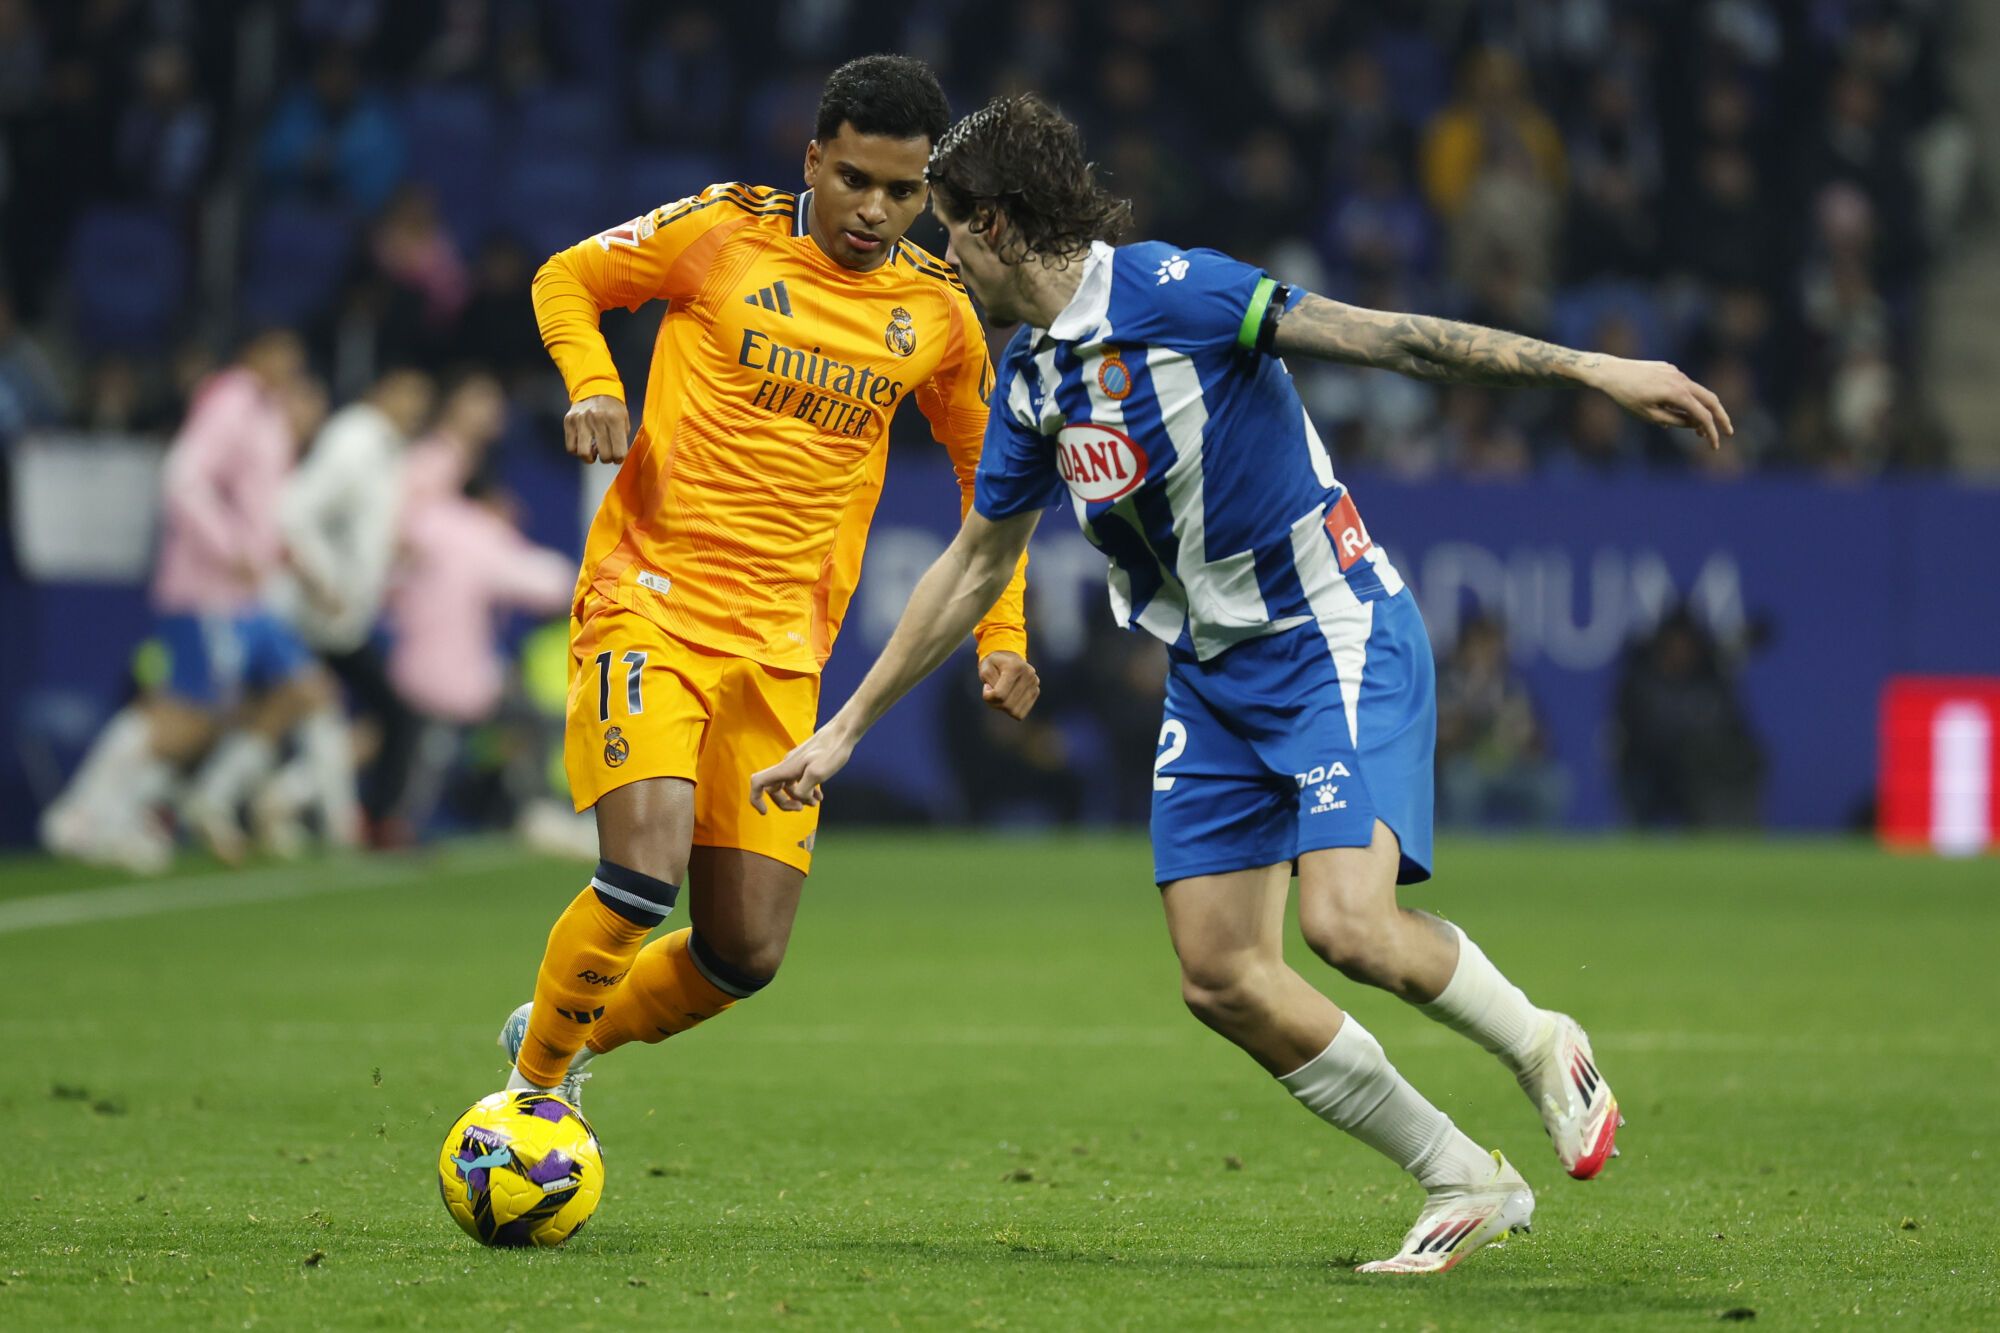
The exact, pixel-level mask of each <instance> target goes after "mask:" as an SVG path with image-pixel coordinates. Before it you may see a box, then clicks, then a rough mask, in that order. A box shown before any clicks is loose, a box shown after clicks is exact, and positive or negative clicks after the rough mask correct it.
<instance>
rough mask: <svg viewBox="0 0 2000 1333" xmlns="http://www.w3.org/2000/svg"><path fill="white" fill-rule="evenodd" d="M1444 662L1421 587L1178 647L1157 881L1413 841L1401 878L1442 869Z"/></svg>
mask: <svg viewBox="0 0 2000 1333" xmlns="http://www.w3.org/2000/svg"><path fill="white" fill-rule="evenodd" d="M1436 748H1437V668H1436V666H1435V664H1434V663H1433V662H1432V660H1431V643H1430V636H1429V635H1427V634H1426V633H1425V632H1424V621H1423V616H1422V615H1421V614H1420V613H1419V612H1418V610H1417V604H1416V600H1415V599H1414V598H1413V597H1411V595H1410V594H1409V593H1408V592H1400V593H1398V594H1397V595H1395V596H1393V597H1387V598H1383V599H1381V600H1379V601H1373V602H1361V603H1357V604H1356V611H1355V614H1354V616H1353V617H1352V618H1351V619H1350V621H1349V622H1348V623H1346V624H1341V625H1327V624H1306V625H1301V626H1298V627H1297V628H1294V629H1288V630H1282V631H1280V632H1278V633H1276V634H1271V635H1267V636H1266V637H1264V638H1261V639H1250V640H1248V641H1246V642H1244V643H1239V644H1237V645H1235V646H1234V647H1232V648H1229V649H1227V650H1226V651H1224V652H1223V653H1221V654H1220V655H1218V656H1216V657H1213V658H1211V659H1210V660H1208V661H1207V662H1201V661H1198V660H1196V659H1195V657H1194V655H1193V654H1192V653H1187V652H1183V651H1182V650H1180V649H1174V650H1173V651H1172V652H1171V653H1170V654H1169V662H1168V670H1167V702H1166V714H1165V718H1164V720H1163V721H1162V724H1161V727H1160V749H1159V754H1158V757H1157V758H1156V759H1155V760H1154V762H1153V878H1154V880H1155V882H1157V883H1160V884H1167V883H1171V882H1172V881H1174V880H1177V879H1186V878H1187V877H1189V876H1191V875H1219V874H1224V873H1227V872H1229V871H1232V870H1247V869H1250V868H1253V867H1256V866H1268V865H1276V864H1278V863H1280V862H1285V861H1291V860H1294V859H1296V858H1297V857H1298V856H1299V855H1300V854H1301V853H1302V852H1310V851H1317V850H1319V849H1321V848H1326V847H1366V846H1367V845H1368V844H1369V842H1370V841H1372V839H1373V837H1374V830H1375V821H1376V820H1378V819H1379V820H1381V821H1382V822H1383V823H1384V824H1386V825H1388V826H1389V830H1390V831H1391V832H1392V833H1394V834H1395V835H1396V838H1397V841H1398V842H1400V843H1401V844H1402V865H1401V866H1400V867H1399V868H1398V871H1397V875H1396V882H1397V883H1399V884H1414V883H1416V882H1418V881H1419V880H1425V879H1429V878H1430V874H1431V869H1430V867H1431V803H1432V798H1433V791H1434V780H1433V776H1432V762H1433V757H1434V754H1435V752H1436Z"/></svg>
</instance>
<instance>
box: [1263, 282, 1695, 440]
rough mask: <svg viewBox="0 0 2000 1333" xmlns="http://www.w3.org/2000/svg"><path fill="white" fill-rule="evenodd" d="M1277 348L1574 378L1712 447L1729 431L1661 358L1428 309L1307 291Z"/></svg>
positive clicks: (1361, 361) (1440, 370)
mask: <svg viewBox="0 0 2000 1333" xmlns="http://www.w3.org/2000/svg"><path fill="white" fill-rule="evenodd" d="M1271 346H1272V349H1273V350H1274V351H1276V352H1277V353H1278V354H1279V355H1281V356H1283V355H1289V354H1292V353H1297V354H1298V355H1301V356H1312V357H1318V358H1320V359H1321V360H1325V361H1345V362H1349V363H1351V364H1353V365H1357V366H1379V367H1381V368H1382V369H1384V370H1394V371H1397V372H1399V373H1401V374H1404V375H1409V376H1412V377H1414V378H1416V379H1424V380H1449V381H1453V382H1455V383H1460V384H1493V385H1529V384H1577V385H1582V386H1585V387H1588V388H1593V389H1599V390H1602V391H1603V392H1604V393H1606V394H1608V395H1610V397H1611V398H1612V400H1613V401H1615V402H1616V403H1617V404H1618V405H1619V406H1620V407H1622V408H1624V409H1625V410H1626V411H1627V412H1630V413H1631V414H1632V415H1633V416H1635V417H1638V418H1640V419H1641V420H1643V421H1650V422H1653V423H1654V424H1656V425H1661V426H1686V427H1687V428H1689V429H1690V430H1693V431H1694V432H1696V433H1697V434H1699V435H1700V436H1701V437H1702V438H1703V439H1705V440H1707V441H1708V443H1709V447H1710V448H1718V447H1720V445H1721V443H1722V436H1724V435H1731V434H1734V433H1735V427H1734V426H1732V425H1731V424H1730V421H1729V413H1728V412H1727V411H1725V410H1724V408H1723V406H1722V403H1721V401H1720V400H1718V399H1717V398H1716V396H1715V395H1714V394H1712V393H1710V392H1709V391H1708V390H1707V389H1705V388H1703V387H1702V386H1701V385H1699V384H1697V383H1695V382H1694V381H1693V380H1691V379H1689V378H1688V377H1687V376H1686V375H1683V374H1682V373H1681V372H1680V371H1679V370H1677V369H1675V368H1674V367H1673V366H1671V365H1668V364H1667V363H1666V362H1664V361H1628V360H1626V359H1625V358H1623V357H1617V356H1610V355H1608V354H1606V353H1603V352H1579V351H1577V350H1576V349H1575V348H1574V347H1562V346H1558V345H1557V344H1555V343H1546V342H1543V341H1541V340H1540V339H1538V338H1527V337H1523V336H1522V335H1520V334H1518V333H1506V332H1503V331H1502V330H1500V329H1488V328H1482V327H1481V326H1480V325H1477V324H1461V323H1459V322H1457V321H1456V320H1449V319H1435V318H1432V317H1431V316H1429V315H1405V314H1396V313H1392V312H1389V311H1383V310H1365V309H1362V308H1361V307H1360V306H1351V305H1342V304H1341V303H1340V302H1338V301H1331V300H1328V299H1327V298H1326V297H1324V296H1314V295H1310V294H1309V295H1307V296H1306V298H1305V299H1304V300H1302V301H1300V302H1299V304H1298V305H1297V306H1296V307H1294V308H1293V309H1292V310H1290V311H1287V312H1285V313H1284V314H1283V315H1282V316H1281V317H1280V319H1279V322H1278V326H1277V332H1276V337H1275V339H1274V340H1273V342H1272V343H1271Z"/></svg>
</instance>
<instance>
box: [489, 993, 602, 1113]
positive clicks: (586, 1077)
mask: <svg viewBox="0 0 2000 1333" xmlns="http://www.w3.org/2000/svg"><path fill="white" fill-rule="evenodd" d="M534 1007H535V1002H534V1001H533V1000H530V1001H528V1002H527V1003H526V1004H524V1005H522V1006H520V1007H519V1008H518V1009H516V1010H515V1011H514V1012H513V1013H511V1014H509V1015H507V1021H506V1022H505V1023H503V1024H501V1025H500V1049H501V1050H503V1051H505V1052H507V1066H508V1068H509V1069H510V1070H511V1069H513V1068H515V1067H517V1066H518V1065H519V1064H520V1060H521V1043H522V1042H525V1041H526V1040H527V1039H528V1012H529V1011H530V1010H531V1009H533V1008H534ZM590 1059H591V1052H590V1049H589V1048H588V1047H586V1048H584V1049H583V1050H581V1051H578V1052H577V1053H576V1058H575V1059H574V1060H572V1061H571V1062H570V1066H569V1072H568V1073H567V1074H564V1075H563V1081H562V1082H561V1083H559V1084H557V1085H556V1087H555V1089H554V1091H555V1094H556V1096H558V1097H560V1098H562V1099H563V1100H564V1101H566V1102H568V1103H569V1104H570V1105H571V1106H576V1107H581V1106H582V1105H583V1085H584V1084H586V1083H588V1082H590V1071H589V1070H588V1069H585V1068H582V1067H581V1066H583V1065H587V1064H589V1063H590Z"/></svg>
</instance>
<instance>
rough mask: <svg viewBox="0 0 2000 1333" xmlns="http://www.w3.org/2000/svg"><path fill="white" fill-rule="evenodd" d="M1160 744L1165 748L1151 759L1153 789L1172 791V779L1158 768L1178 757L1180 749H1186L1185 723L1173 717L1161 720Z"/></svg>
mask: <svg viewBox="0 0 2000 1333" xmlns="http://www.w3.org/2000/svg"><path fill="white" fill-rule="evenodd" d="M1160 744H1161V745H1162V746H1164V747H1165V748H1164V749H1162V750H1161V751H1160V753H1159V757H1158V758H1156V759H1154V760H1153V790H1154V791H1172V790H1173V789H1174V779H1173V778H1172V777H1170V776H1168V775H1167V774H1164V773H1162V772H1161V771H1160V770H1161V769H1163V768H1165V767H1166V766H1167V765H1168V764H1171V763H1173V762H1174V760H1176V759H1178V758H1180V757H1181V751H1182V750H1185V749H1187V724H1186V723H1184V722H1176V721H1175V720H1174V719H1173V718H1168V719H1167V720H1166V721H1164V722H1162V723H1161V724H1160Z"/></svg>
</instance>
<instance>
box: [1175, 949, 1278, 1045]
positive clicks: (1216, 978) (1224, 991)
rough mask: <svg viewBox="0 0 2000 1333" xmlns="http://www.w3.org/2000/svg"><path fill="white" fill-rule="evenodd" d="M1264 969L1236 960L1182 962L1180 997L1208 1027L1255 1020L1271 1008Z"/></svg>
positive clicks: (1225, 1027) (1230, 1026)
mask: <svg viewBox="0 0 2000 1333" xmlns="http://www.w3.org/2000/svg"><path fill="white" fill-rule="evenodd" d="M1269 989H1270V987H1269V985H1268V984H1267V978H1266V977H1265V976H1264V970H1263V969H1262V968H1260V967H1257V966H1254V965H1244V964H1239V963H1237V962H1235V961H1234V960H1215V961H1206V960H1203V961H1188V960H1183V962H1182V964H1181V1000H1182V1001H1183V1002H1184V1003H1185V1004H1186V1005H1187V1007H1188V1012H1189V1013H1191V1014H1193V1015H1194V1016H1195V1017H1196V1018H1198V1019H1200V1020H1201V1021H1202V1022H1203V1023H1205V1024H1207V1025H1208V1026H1209V1027H1212V1028H1215V1029H1217V1030H1219V1031H1223V1032H1228V1031H1233V1030H1235V1029H1237V1028H1240V1027H1244V1026H1247V1025H1250V1024H1253V1023H1255V1022H1256V1021H1257V1020H1258V1019H1259V1017H1260V1016H1261V1015H1263V1014H1264V1013H1266V1012H1267V1011H1268V1010H1269V1009H1270V1007H1271V1006H1270V1003H1269V998H1268V991H1269Z"/></svg>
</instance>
